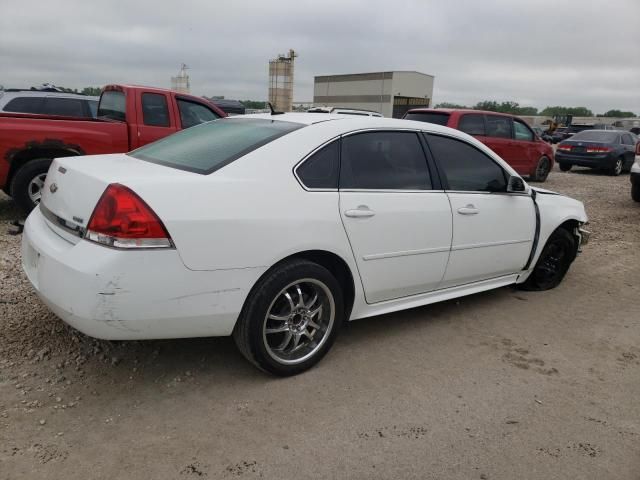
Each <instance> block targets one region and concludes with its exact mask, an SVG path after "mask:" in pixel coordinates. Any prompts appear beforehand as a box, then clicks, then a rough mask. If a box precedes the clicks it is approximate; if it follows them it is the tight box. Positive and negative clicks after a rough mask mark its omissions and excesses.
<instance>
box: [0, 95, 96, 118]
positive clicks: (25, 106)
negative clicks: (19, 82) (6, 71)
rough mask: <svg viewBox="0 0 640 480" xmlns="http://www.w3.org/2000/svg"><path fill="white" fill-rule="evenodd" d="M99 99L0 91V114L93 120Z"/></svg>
mask: <svg viewBox="0 0 640 480" xmlns="http://www.w3.org/2000/svg"><path fill="white" fill-rule="evenodd" d="M99 99H100V97H90V96H88V95H78V94H74V93H63V92H47V91H39V90H4V91H0V112H3V113H35V114H38V115H59V116H63V117H86V118H95V117H96V112H97V110H98V100H99Z"/></svg>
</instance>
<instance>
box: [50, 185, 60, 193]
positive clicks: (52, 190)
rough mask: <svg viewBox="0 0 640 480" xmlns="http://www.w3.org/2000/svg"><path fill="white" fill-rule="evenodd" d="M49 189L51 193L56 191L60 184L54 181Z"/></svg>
mask: <svg viewBox="0 0 640 480" xmlns="http://www.w3.org/2000/svg"><path fill="white" fill-rule="evenodd" d="M49 191H50V192H51V193H56V192H57V191H58V185H56V184H55V183H52V184H51V185H49Z"/></svg>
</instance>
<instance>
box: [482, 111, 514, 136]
mask: <svg viewBox="0 0 640 480" xmlns="http://www.w3.org/2000/svg"><path fill="white" fill-rule="evenodd" d="M487 135H488V136H489V137H499V138H511V119H510V118H508V117H501V116H498V115H487Z"/></svg>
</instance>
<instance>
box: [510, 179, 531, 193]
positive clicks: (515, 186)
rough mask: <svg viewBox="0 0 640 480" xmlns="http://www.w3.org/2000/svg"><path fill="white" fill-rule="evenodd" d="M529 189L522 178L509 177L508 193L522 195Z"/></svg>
mask: <svg viewBox="0 0 640 480" xmlns="http://www.w3.org/2000/svg"><path fill="white" fill-rule="evenodd" d="M526 190H527V187H526V186H525V184H524V180H522V179H521V178H520V177H516V176H515V175H511V176H510V177H509V181H508V182H507V192H508V193H521V192H525V191H526Z"/></svg>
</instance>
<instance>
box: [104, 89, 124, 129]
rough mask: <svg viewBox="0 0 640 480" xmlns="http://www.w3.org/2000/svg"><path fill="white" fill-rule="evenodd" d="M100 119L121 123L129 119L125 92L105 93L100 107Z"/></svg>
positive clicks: (110, 91) (112, 91)
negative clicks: (104, 118)
mask: <svg viewBox="0 0 640 480" xmlns="http://www.w3.org/2000/svg"><path fill="white" fill-rule="evenodd" d="M98 117H106V118H110V119H111V120H118V121H121V122H124V121H126V119H127V107H126V103H125V97H124V93H123V92H118V91H115V90H108V91H106V92H103V94H102V96H101V97H100V104H99V105H98Z"/></svg>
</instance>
